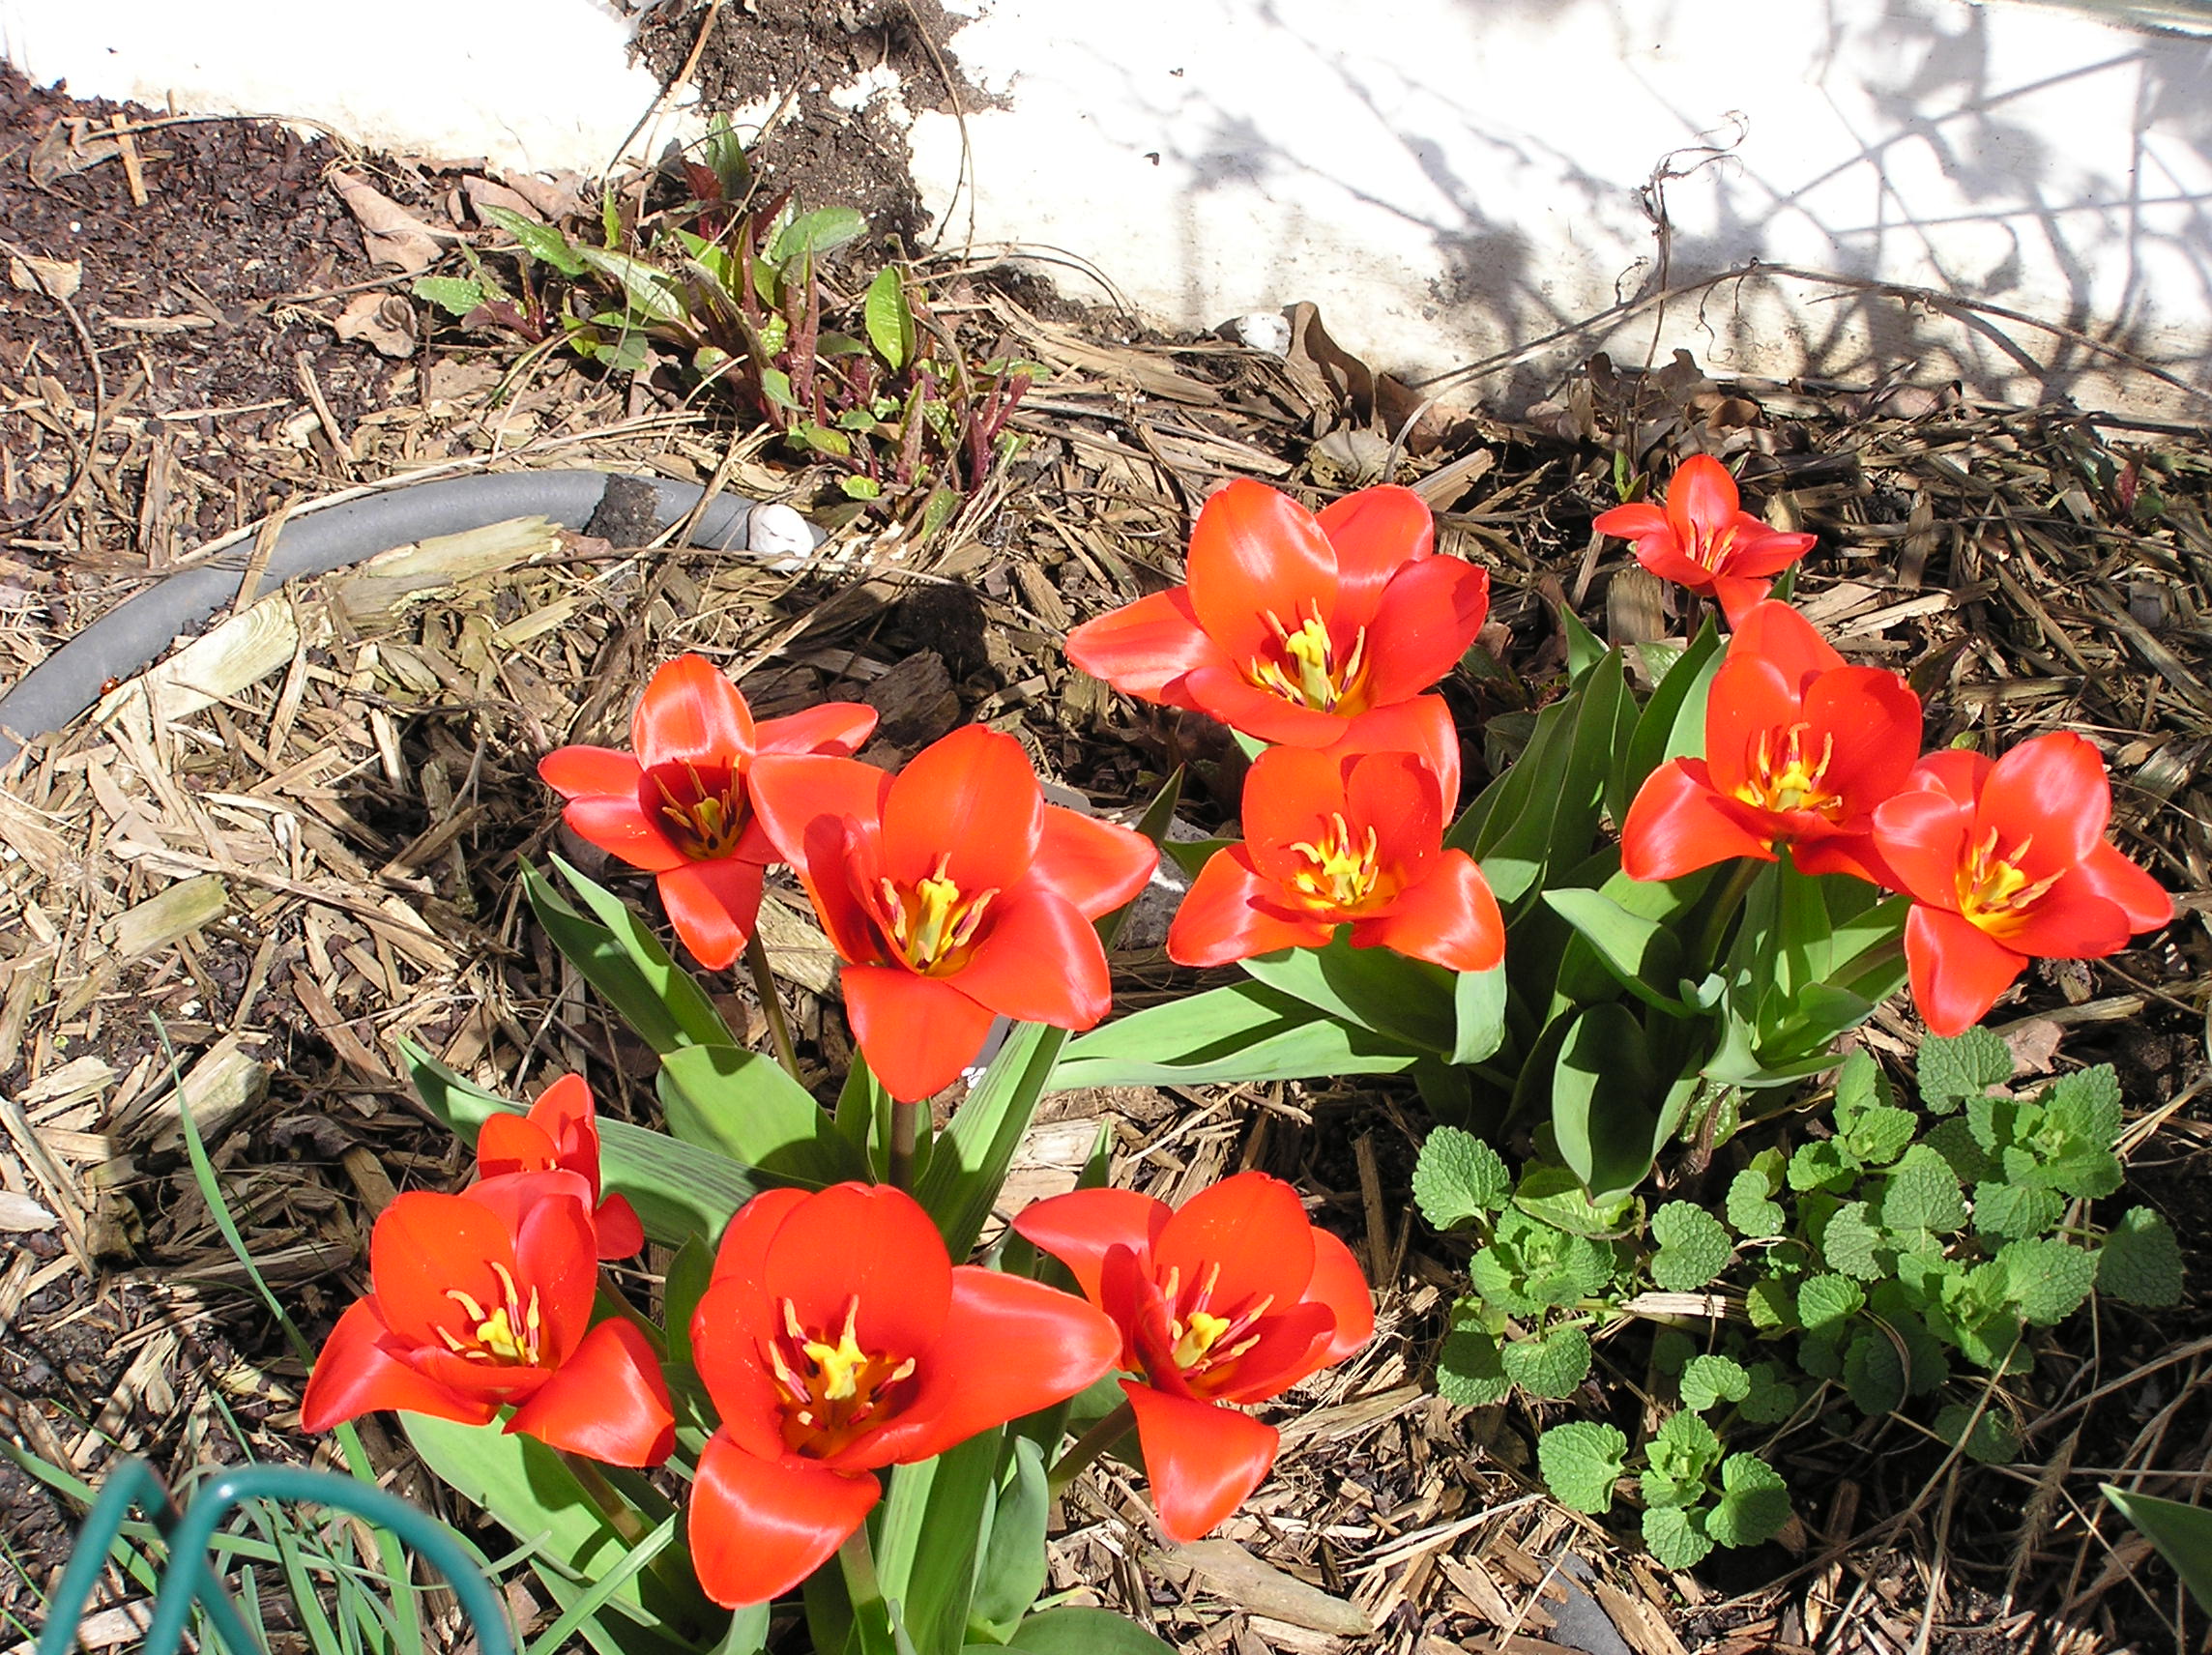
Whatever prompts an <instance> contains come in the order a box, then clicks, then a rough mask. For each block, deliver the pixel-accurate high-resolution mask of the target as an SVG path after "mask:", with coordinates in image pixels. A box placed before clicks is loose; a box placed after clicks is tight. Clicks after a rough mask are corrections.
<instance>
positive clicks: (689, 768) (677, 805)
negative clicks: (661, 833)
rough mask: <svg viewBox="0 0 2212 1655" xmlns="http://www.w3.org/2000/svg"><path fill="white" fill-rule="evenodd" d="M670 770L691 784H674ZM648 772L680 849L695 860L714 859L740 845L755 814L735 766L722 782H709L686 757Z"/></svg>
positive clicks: (725, 772)
mask: <svg viewBox="0 0 2212 1655" xmlns="http://www.w3.org/2000/svg"><path fill="white" fill-rule="evenodd" d="M671 770H675V771H678V772H679V774H680V776H681V777H682V779H683V780H685V781H688V782H689V783H690V785H689V786H688V787H684V786H682V785H681V784H680V785H679V786H677V787H671V786H670V785H669V776H668V774H667V773H666V772H668V771H671ZM647 773H648V774H649V775H651V776H652V777H653V785H654V786H655V787H657V788H658V789H659V790H660V799H661V803H660V816H661V818H662V820H664V821H665V822H666V823H667V824H668V827H669V828H670V829H671V832H670V837H671V838H672V839H674V840H675V842H676V848H677V849H678V850H680V851H682V852H683V853H684V855H685V856H686V857H690V858H691V859H692V860H693V861H695V862H711V861H715V860H717V859H719V858H720V857H727V856H729V855H730V854H731V853H732V852H733V851H735V850H736V849H737V848H738V841H739V840H740V839H742V838H743V837H744V831H745V824H746V822H747V821H748V820H749V819H750V817H751V814H752V813H751V811H750V810H748V809H747V808H746V805H745V795H744V786H743V783H742V781H741V780H740V778H739V776H738V773H737V771H736V770H735V769H731V770H725V771H723V772H721V776H720V779H719V781H710V780H709V779H708V778H707V777H705V776H702V775H701V774H700V773H699V768H698V766H696V765H694V764H692V763H691V762H690V761H689V760H687V759H686V760H684V762H683V763H682V764H681V765H655V767H654V768H653V769H651V770H649V771H648V772H647Z"/></svg>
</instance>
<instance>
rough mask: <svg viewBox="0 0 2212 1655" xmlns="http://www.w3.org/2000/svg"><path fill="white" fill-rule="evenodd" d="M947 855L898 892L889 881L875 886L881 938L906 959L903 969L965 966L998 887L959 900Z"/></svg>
mask: <svg viewBox="0 0 2212 1655" xmlns="http://www.w3.org/2000/svg"><path fill="white" fill-rule="evenodd" d="M951 865H952V856H951V853H950V852H946V854H945V855H944V856H941V857H938V858H937V867H936V869H935V870H934V871H933V872H931V873H929V874H928V875H926V876H924V877H923V878H921V879H919V880H917V881H916V882H915V886H914V888H913V889H912V890H911V891H902V890H901V889H899V887H898V886H896V885H893V884H892V883H891V882H890V881H889V880H888V879H884V880H879V881H877V882H876V896H877V901H878V907H879V909H880V913H881V920H882V925H883V930H884V935H885V937H886V939H887V940H888V942H889V943H890V944H891V946H892V947H894V948H896V949H897V950H898V952H899V953H900V954H902V955H903V956H905V959H906V962H907V964H908V965H910V966H912V967H914V969H915V970H916V971H917V972H921V973H932V972H936V971H949V970H956V969H957V968H958V967H960V966H962V965H964V964H966V951H967V948H968V945H969V944H971V943H973V942H974V941H975V934H976V932H977V931H979V930H980V929H981V928H982V924H983V917H984V915H986V914H988V913H989V912H990V908H991V903H992V901H993V900H994V899H995V898H996V897H997V896H998V894H999V887H998V886H992V887H991V888H990V889H988V890H980V891H977V892H976V893H975V895H974V896H964V895H963V894H962V892H961V888H960V886H959V883H958V882H957V881H955V880H953V879H951V878H950V877H949V876H948V870H949V869H950V867H951Z"/></svg>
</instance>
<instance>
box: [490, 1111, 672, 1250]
mask: <svg viewBox="0 0 2212 1655" xmlns="http://www.w3.org/2000/svg"><path fill="white" fill-rule="evenodd" d="M554 1171H560V1172H564V1173H574V1174H575V1175H576V1176H578V1177H580V1178H582V1179H583V1180H584V1182H585V1183H586V1184H588V1185H590V1186H591V1192H592V1201H593V1204H594V1206H593V1212H592V1223H593V1226H594V1228H595V1229H596V1230H597V1232H598V1237H599V1257H600V1258H602V1259H626V1258H628V1257H629V1256H630V1255H631V1254H632V1253H634V1252H636V1251H637V1250H638V1249H639V1248H640V1247H642V1246H644V1245H645V1226H644V1225H642V1224H640V1223H639V1222H638V1217H637V1209H636V1208H635V1207H633V1206H631V1205H630V1204H629V1202H628V1201H627V1200H626V1199H625V1198H624V1197H622V1196H619V1195H602V1194H601V1193H600V1191H599V1123H598V1114H597V1110H595V1109H594V1108H593V1106H592V1089H591V1088H590V1087H588V1086H586V1085H585V1084H584V1077H583V1076H582V1075H563V1076H562V1077H561V1078H560V1079H559V1080H557V1081H555V1082H554V1083H553V1084H552V1085H551V1086H549V1087H547V1088H546V1089H544V1091H543V1092H541V1093H540V1094H539V1095H538V1101H537V1102H536V1103H534V1104H532V1105H531V1106H530V1113H529V1114H528V1115H494V1116H492V1117H491V1118H488V1119H487V1120H485V1121H484V1123H483V1125H482V1126H481V1127H480V1128H479V1129H478V1132H477V1172H478V1174H479V1175H480V1176H483V1177H487V1178H495V1177H502V1176H506V1175H508V1174H509V1173H550V1172H554Z"/></svg>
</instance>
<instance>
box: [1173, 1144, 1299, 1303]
mask: <svg viewBox="0 0 2212 1655" xmlns="http://www.w3.org/2000/svg"><path fill="white" fill-rule="evenodd" d="M1313 1237H1314V1227H1313V1225H1312V1223H1311V1222H1309V1221H1308V1220H1307V1218H1306V1209H1305V1207H1304V1206H1303V1205H1300V1204H1299V1201H1298V1196H1297V1191H1295V1190H1294V1189H1292V1188H1291V1186H1290V1185H1289V1184H1287V1183H1285V1182H1283V1180H1282V1179H1280V1178H1275V1177H1269V1176H1267V1175H1266V1173H1237V1174H1236V1175H1235V1176H1231V1177H1226V1178H1223V1179H1222V1180H1221V1181H1220V1182H1219V1183H1216V1184H1208V1186H1207V1187H1206V1188H1205V1189H1202V1190H1200V1191H1199V1192H1198V1194H1196V1195H1194V1196H1192V1197H1191V1198H1190V1200H1188V1201H1186V1202H1184V1203H1183V1204H1182V1205H1181V1206H1179V1207H1178V1208H1177V1209H1176V1214H1175V1216H1174V1217H1173V1218H1171V1219H1169V1220H1168V1221H1167V1224H1166V1225H1165V1226H1164V1227H1163V1228H1162V1229H1161V1231H1160V1235H1159V1241H1158V1243H1157V1244H1156V1245H1155V1246H1154V1247H1153V1249H1152V1271H1153V1274H1154V1275H1156V1276H1158V1277H1160V1278H1161V1279H1163V1280H1164V1279H1165V1278H1166V1276H1167V1273H1168V1272H1169V1271H1170V1270H1174V1271H1177V1272H1178V1273H1179V1276H1180V1278H1181V1280H1182V1282H1183V1283H1184V1284H1185V1286H1186V1288H1187V1287H1188V1286H1189V1285H1191V1284H1194V1283H1199V1282H1204V1281H1206V1280H1208V1278H1209V1276H1211V1275H1212V1274H1213V1272H1214V1271H1216V1270H1218V1271H1219V1272H1220V1274H1219V1276H1218V1278H1217V1279H1216V1280H1215V1286H1214V1290H1213V1295H1212V1309H1213V1313H1214V1314H1215V1315H1217V1316H1235V1315H1236V1314H1237V1312H1238V1311H1239V1310H1241V1309H1243V1308H1245V1307H1246V1306H1247V1305H1248V1304H1252V1303H1256V1302H1258V1301H1259V1300H1260V1299H1263V1298H1272V1299H1273V1300H1274V1301H1275V1303H1276V1304H1278V1305H1292V1304H1295V1303H1297V1302H1298V1300H1299V1299H1300V1298H1301V1297H1302V1296H1303V1295H1304V1293H1305V1290H1306V1284H1307V1283H1308V1282H1309V1281H1311V1280H1312V1279H1313V1261H1314V1239H1313Z"/></svg>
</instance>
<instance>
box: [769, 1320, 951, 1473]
mask: <svg viewBox="0 0 2212 1655" xmlns="http://www.w3.org/2000/svg"><path fill="white" fill-rule="evenodd" d="M859 1316H860V1301H859V1296H858V1295H855V1296H854V1297H853V1298H851V1299H850V1300H848V1301H847V1302H846V1305H845V1320H844V1323H843V1325H842V1326H841V1327H840V1328H839V1329H838V1332H837V1337H836V1338H835V1339H834V1340H831V1339H829V1338H827V1337H824V1336H822V1335H820V1334H816V1333H809V1332H808V1331H807V1329H806V1328H805V1327H804V1326H803V1325H802V1324H801V1323H800V1320H799V1311H798V1308H797V1307H796V1306H795V1305H793V1303H792V1302H791V1301H790V1300H789V1299H786V1300H784V1303H783V1328H784V1332H783V1337H781V1338H777V1339H771V1340H765V1341H763V1346H764V1352H763V1353H764V1355H765V1357H766V1359H767V1363H768V1367H769V1371H770V1372H771V1374H772V1375H773V1376H774V1378H775V1384H776V1389H777V1390H778V1391H779V1392H781V1393H782V1402H783V1417H784V1429H783V1437H784V1441H785V1443H786V1444H787V1445H789V1446H790V1447H791V1448H792V1449H793V1450H794V1451H795V1452H802V1453H808V1454H812V1455H815V1456H816V1457H820V1456H824V1455H829V1454H834V1453H836V1452H837V1451H838V1450H839V1449H841V1448H843V1447H844V1446H845V1445H846V1444H848V1443H850V1442H851V1441H852V1440H853V1439H854V1438H855V1437H859V1435H861V1434H862V1433H863V1432H864V1431H866V1430H868V1429H869V1428H871V1426H873V1425H874V1424H876V1423H879V1421H878V1417H877V1416H878V1415H879V1414H880V1413H881V1412H882V1410H883V1408H884V1406H885V1393H886V1392H888V1390H889V1389H890V1387H892V1386H893V1385H896V1384H898V1383H899V1382H900V1381H902V1380H905V1379H912V1378H913V1377H914V1372H915V1362H914V1358H913V1357H911V1356H909V1357H906V1358H904V1359H903V1360H899V1361H895V1362H894V1361H893V1360H892V1359H891V1358H890V1357H889V1356H888V1355H885V1354H884V1353H882V1352H881V1351H869V1350H862V1349H861V1348H860V1342H859Z"/></svg>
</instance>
